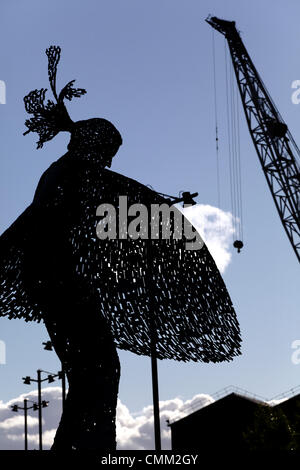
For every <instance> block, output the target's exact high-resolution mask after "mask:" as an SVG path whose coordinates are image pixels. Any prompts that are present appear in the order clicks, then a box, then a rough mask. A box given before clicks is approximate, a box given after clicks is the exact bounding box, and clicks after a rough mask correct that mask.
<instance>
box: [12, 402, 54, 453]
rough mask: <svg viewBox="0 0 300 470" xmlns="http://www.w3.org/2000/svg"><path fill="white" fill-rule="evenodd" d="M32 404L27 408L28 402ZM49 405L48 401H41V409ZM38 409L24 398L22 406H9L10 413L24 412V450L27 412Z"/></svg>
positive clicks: (35, 404)
mask: <svg viewBox="0 0 300 470" xmlns="http://www.w3.org/2000/svg"><path fill="white" fill-rule="evenodd" d="M29 401H30V402H31V403H33V405H31V406H28V402H29ZM48 404H49V402H48V401H45V400H43V401H42V407H43V408H45V407H47V406H48ZM38 409H39V405H38V404H37V403H35V402H33V401H31V400H28V399H27V398H24V406H23V407H22V406H20V405H11V411H14V412H18V411H19V410H24V434H25V450H28V428H27V412H28V410H33V411H36V410H38Z"/></svg>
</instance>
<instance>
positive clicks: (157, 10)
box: [0, 0, 300, 412]
mask: <svg viewBox="0 0 300 470" xmlns="http://www.w3.org/2000/svg"><path fill="white" fill-rule="evenodd" d="M209 13H212V14H213V15H216V16H219V17H221V18H225V19H229V20H235V21H236V22H237V26H238V28H239V30H240V31H241V32H242V38H243V40H244V42H245V45H246V47H247V48H248V51H249V53H250V55H251V57H252V59H253V61H254V64H255V65H256V67H257V69H258V71H259V73H260V75H261V76H262V78H263V80H264V82H265V84H266V85H267V88H268V90H269V92H270V94H271V96H272V98H273V99H274V101H275V103H276V104H277V106H278V108H279V110H280V112H281V114H282V115H283V118H284V119H285V120H286V122H287V124H288V126H289V128H290V130H291V132H292V134H293V135H294V138H295V140H296V142H298V145H299V144H300V137H299V138H298V135H299V127H300V126H299V124H300V105H295V104H293V103H292V101H291V95H292V91H293V90H292V89H291V84H292V82H293V81H294V80H297V79H300V34H299V15H300V5H299V3H298V2H297V1H296V0H295V1H291V0H287V1H285V2H283V1H274V0H273V1H269V0H264V1H258V0H253V1H252V2H245V1H230V0H227V1H226V2H224V1H221V0H218V1H217V0H210V1H202V2H199V1H198V0H185V1H183V0H180V1H179V0H151V1H149V0H109V1H108V0H107V1H104V0H98V1H94V0H86V1H85V2H83V1H76V0H73V1H64V2H61V1H60V2H59V1H57V0H52V2H39V1H32V0H27V1H26V2H22V1H21V0H19V1H16V0H11V1H9V2H8V1H6V2H2V5H1V15H0V37H1V44H2V48H1V53H0V54H1V67H0V79H1V80H4V81H5V83H6V87H7V97H6V99H7V103H6V104H5V105H0V129H1V130H0V132H1V139H0V148H1V162H0V168H1V175H0V178H1V185H0V191H1V213H0V231H1V233H2V232H3V231H4V230H5V229H6V228H7V227H8V226H9V225H10V224H11V223H12V222H13V221H14V220H15V219H16V217H17V216H18V215H19V214H20V213H21V212H22V211H23V210H24V209H25V208H26V207H27V205H28V204H30V202H31V200H32V197H33V193H34V190H35V187H36V185H37V182H38V179H39V177H40V175H41V174H42V172H43V171H44V170H45V169H46V168H47V167H48V166H49V165H50V163H51V162H53V161H54V160H56V159H58V158H59V157H60V156H62V155H63V154H64V153H65V151H66V146H67V143H68V141H69V136H68V135H67V133H65V134H60V135H59V136H57V137H56V138H55V139H53V140H52V141H51V142H49V143H47V144H45V146H44V148H43V149H42V150H36V145H35V142H36V141H37V136H36V135H33V134H29V135H27V136H26V137H23V135H22V133H23V132H24V130H25V126H24V121H25V119H26V118H27V116H26V113H25V109H24V105H23V97H24V95H25V94H27V93H28V92H29V91H30V90H33V89H35V88H42V87H47V88H48V89H49V84H48V77H47V58H46V55H45V53H44V51H45V49H46V48H47V47H49V45H51V44H57V45H60V46H61V47H62V57H61V62H60V64H59V69H58V89H60V88H61V87H62V86H63V85H65V84H66V83H67V82H68V81H69V80H72V79H74V78H76V84H77V85H78V86H79V87H84V88H86V89H87V94H86V95H85V96H83V97H82V98H81V99H79V100H73V102H71V103H70V104H69V106H68V109H69V112H70V115H71V117H72V119H73V120H74V121H76V120H81V119H88V118H91V117H104V118H106V119H109V120H111V121H112V122H113V123H114V124H115V125H116V127H117V128H118V129H119V130H120V132H121V134H122V137H123V145H122V147H121V149H120V151H119V153H118V154H117V156H116V158H115V159H114V161H113V165H112V169H113V170H114V171H117V172H120V173H123V174H126V175H128V176H130V177H133V178H136V179H137V180H139V181H141V182H143V183H144V184H151V185H152V186H153V187H154V188H155V189H157V190H158V191H162V192H165V193H168V194H174V195H177V194H178V192H179V191H180V190H182V189H184V190H191V191H198V192H199V197H198V199H197V201H198V202H199V203H201V204H207V205H211V206H216V205H217V185H216V157H215V141H214V139H215V135H214V119H215V118H214V109H213V83H212V79H213V74H212V31H211V28H210V26H209V25H207V24H206V23H205V21H204V20H205V18H206V16H207V15H208V14H209ZM215 43H216V58H217V85H218V107H219V111H220V112H219V128H220V129H219V132H220V159H221V209H222V210H223V211H229V210H230V189H229V175H228V154H227V137H226V130H227V123H226V109H225V99H224V93H225V84H224V39H223V37H221V36H220V35H218V34H217V33H216V35H215ZM49 97H50V94H49ZM241 157H242V178H243V179H242V181H243V208H244V244H245V248H244V249H243V251H242V253H241V254H239V255H237V254H236V252H234V253H232V260H231V263H230V264H229V265H228V267H227V269H226V271H225V273H224V279H225V282H226V285H227V287H228V290H229V293H230V295H231V297H232V300H233V302H234V305H235V308H236V312H237V315H238V319H239V322H240V325H241V332H242V338H243V344H242V356H241V357H239V358H237V359H235V360H234V361H232V362H231V363H225V364H218V365H214V364H201V363H178V362H176V361H159V386H160V398H161V399H162V400H168V399H172V398H174V397H179V396H180V397H182V398H183V399H184V400H187V399H189V398H191V397H193V396H194V395H196V394H199V393H209V394H211V393H213V392H215V391H216V390H218V389H221V388H223V387H225V386H227V385H230V384H233V385H236V386H239V387H242V388H245V389H248V390H250V391H253V392H255V393H258V394H260V395H262V396H266V397H271V396H274V395H276V394H277V393H280V392H282V391H285V390H287V389H289V388H291V387H294V386H296V385H298V384H299V383H300V378H299V377H300V376H299V373H300V365H295V364H293V363H292V361H291V355H292V352H293V351H292V349H291V344H292V342H293V341H294V340H296V339H300V322H299V277H298V276H299V265H298V262H297V259H296V256H295V255H294V253H293V251H292V248H291V247H290V245H289V242H288V239H287V237H286V235H285V233H284V230H283V228H282V226H281V222H280V220H279V217H278V215H277V212H276V209H275V206H274V204H273V201H272V198H271V195H270V194H269V190H268V187H267V183H266V181H265V178H264V175H263V173H262V170H261V168H260V166H259V162H258V158H257V156H256V153H255V150H254V147H253V145H252V142H251V140H250V136H249V134H248V131H247V128H246V124H245V119H244V116H243V115H242V113H241ZM46 339H47V333H46V330H45V328H44V327H43V325H38V324H32V323H25V322H23V321H21V320H14V321H9V320H7V319H3V318H0V340H2V341H5V343H6V348H7V364H6V365H0V400H4V401H6V400H9V399H11V398H13V397H15V396H18V395H19V394H20V393H24V392H26V391H28V387H26V386H25V385H23V384H22V381H21V377H22V376H24V375H34V374H35V371H36V369H37V368H42V369H45V370H50V371H56V370H58V369H59V363H58V361H57V359H56V357H55V354H54V353H50V352H45V351H43V349H42V346H41V342H42V341H44V340H46ZM120 360H121V382H120V398H121V400H122V402H123V403H124V404H125V405H126V406H128V407H129V408H130V410H131V411H133V412H134V411H138V410H141V409H142V407H144V406H147V405H149V404H150V403H151V401H152V393H151V381H150V377H151V370H150V359H149V358H144V357H139V356H135V355H134V354H132V353H126V352H123V351H120ZM87 394H88V391H87Z"/></svg>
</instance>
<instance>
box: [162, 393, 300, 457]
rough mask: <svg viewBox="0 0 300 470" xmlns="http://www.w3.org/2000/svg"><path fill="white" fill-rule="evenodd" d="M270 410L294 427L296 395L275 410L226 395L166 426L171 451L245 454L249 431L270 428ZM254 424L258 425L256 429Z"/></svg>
mask: <svg viewBox="0 0 300 470" xmlns="http://www.w3.org/2000/svg"><path fill="white" fill-rule="evenodd" d="M272 410H281V411H282V412H283V413H284V415H285V416H286V417H287V419H288V423H291V424H292V425H293V426H294V425H295V426H296V427H297V425H299V413H298V411H297V410H300V394H299V395H296V396H294V397H292V398H290V399H289V400H286V401H284V402H282V403H280V404H278V405H276V406H270V405H269V404H268V403H266V402H265V401H262V400H261V401H260V400H257V399H255V398H251V397H249V396H243V395H241V394H239V393H236V392H234V393H230V394H228V395H226V396H225V397H223V398H221V399H219V400H217V401H215V402H213V403H211V404H209V405H207V406H204V407H203V408H200V409H199V410H197V411H194V412H193V413H191V414H189V415H188V416H186V417H184V418H182V419H179V420H177V421H173V422H171V423H170V424H169V425H170V427H171V436H172V437H171V441H172V450H180V451H184V450H189V451H197V452H200V453H201V452H208V451H209V452H219V451H224V452H226V453H231V452H233V451H237V450H242V451H248V450H250V449H249V437H248V436H249V431H250V432H251V431H252V430H255V432H260V430H261V428H262V427H264V426H265V427H268V426H270V423H271V413H272ZM268 416H270V420H269V418H268ZM272 416H273V415H272ZM258 420H261V421H260V422H259V425H258V426H257V424H258ZM297 423H298V424H297ZM287 427H289V424H287ZM257 429H258V431H257Z"/></svg>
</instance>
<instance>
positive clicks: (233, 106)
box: [224, 38, 243, 252]
mask: <svg viewBox="0 0 300 470" xmlns="http://www.w3.org/2000/svg"><path fill="white" fill-rule="evenodd" d="M224 45H225V80H226V105H227V133H228V154H229V175H230V195H231V210H232V215H233V219H232V222H233V233H232V235H233V245H234V246H235V247H236V248H237V249H238V252H240V249H241V248H242V246H243V242H242V240H243V206H242V178H241V157H240V153H241V152H240V127H239V96H238V87H237V84H236V80H235V77H234V71H233V66H231V65H230V63H229V64H228V54H227V47H226V46H227V44H226V39H225V38H224ZM228 67H229V73H228Z"/></svg>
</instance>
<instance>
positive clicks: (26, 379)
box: [22, 369, 59, 450]
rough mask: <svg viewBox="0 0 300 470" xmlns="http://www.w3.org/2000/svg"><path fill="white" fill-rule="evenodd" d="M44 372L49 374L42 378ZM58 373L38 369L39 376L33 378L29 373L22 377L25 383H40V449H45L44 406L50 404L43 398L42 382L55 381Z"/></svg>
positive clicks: (38, 407)
mask: <svg viewBox="0 0 300 470" xmlns="http://www.w3.org/2000/svg"><path fill="white" fill-rule="evenodd" d="M42 372H44V373H46V374H48V376H47V377H46V378H44V379H42ZM58 376H59V373H58V374H53V373H52V372H47V371H45V370H41V369H38V370H37V378H36V379H33V378H31V377H30V376H29V375H27V376H26V377H22V379H23V383H24V384H25V385H31V382H37V384H38V405H37V408H34V407H33V408H34V409H38V412H39V450H43V430H42V408H46V407H47V406H48V403H49V402H47V401H45V400H42V382H45V381H48V383H51V382H54V378H55V377H58Z"/></svg>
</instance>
